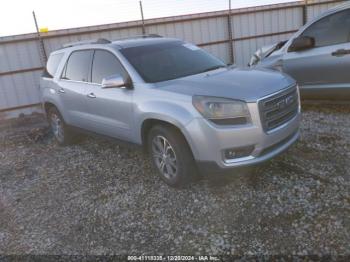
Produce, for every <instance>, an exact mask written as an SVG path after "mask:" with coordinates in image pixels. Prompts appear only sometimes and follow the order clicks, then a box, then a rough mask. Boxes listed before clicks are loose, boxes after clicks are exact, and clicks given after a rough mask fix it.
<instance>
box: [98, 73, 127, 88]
mask: <svg viewBox="0 0 350 262" xmlns="http://www.w3.org/2000/svg"><path fill="white" fill-rule="evenodd" d="M130 86H131V84H130V82H128V81H125V80H124V78H123V77H122V76H121V75H119V74H117V75H112V76H109V77H105V78H103V79H102V88H130Z"/></svg>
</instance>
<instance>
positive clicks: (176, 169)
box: [147, 125, 197, 187]
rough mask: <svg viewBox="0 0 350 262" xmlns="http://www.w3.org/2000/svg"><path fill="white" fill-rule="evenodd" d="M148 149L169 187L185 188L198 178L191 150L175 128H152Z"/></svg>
mask: <svg viewBox="0 0 350 262" xmlns="http://www.w3.org/2000/svg"><path fill="white" fill-rule="evenodd" d="M147 148H148V152H149V155H150V157H151V158H152V163H153V166H154V168H155V169H156V171H157V172H158V174H159V175H160V178H161V179H162V180H163V181H164V182H165V183H166V184H168V185H169V186H171V187H183V186H185V185H187V184H189V182H191V180H193V178H195V177H196V174H197V170H196V165H195V163H194V158H193V155H192V152H191V149H190V148H189V146H188V144H187V142H186V140H185V138H184V137H183V135H182V134H181V133H180V132H179V131H177V130H176V129H175V128H172V127H168V126H164V125H157V126H154V127H153V128H151V130H150V132H149V133H148V140H147ZM165 148H166V149H165ZM164 149H165V150H164ZM164 152H165V154H163V153H164Z"/></svg>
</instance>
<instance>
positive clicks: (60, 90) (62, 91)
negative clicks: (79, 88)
mask: <svg viewBox="0 0 350 262" xmlns="http://www.w3.org/2000/svg"><path fill="white" fill-rule="evenodd" d="M58 92H60V93H62V94H63V93H65V92H66V91H64V89H63V88H60V89H58Z"/></svg>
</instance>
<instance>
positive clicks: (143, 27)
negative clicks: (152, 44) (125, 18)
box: [139, 1, 146, 35]
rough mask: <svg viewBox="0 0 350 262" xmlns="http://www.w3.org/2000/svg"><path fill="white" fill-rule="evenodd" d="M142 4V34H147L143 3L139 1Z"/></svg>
mask: <svg viewBox="0 0 350 262" xmlns="http://www.w3.org/2000/svg"><path fill="white" fill-rule="evenodd" d="M139 3H140V11H141V19H142V34H143V35H145V34H146V29H145V19H144V17H143V8H142V1H139Z"/></svg>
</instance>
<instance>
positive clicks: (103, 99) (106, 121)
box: [87, 49, 134, 140]
mask: <svg viewBox="0 0 350 262" xmlns="http://www.w3.org/2000/svg"><path fill="white" fill-rule="evenodd" d="M116 74H119V75H121V76H122V77H123V78H124V79H127V78H128V77H129V76H128V74H127V72H126V70H125V69H124V67H123V66H122V64H121V63H120V61H119V59H118V58H117V57H116V56H115V55H114V54H113V53H112V52H110V51H107V50H102V49H97V50H95V52H94V55H93V63H92V69H91V84H90V85H89V86H88V90H87V98H88V101H87V104H88V112H89V116H88V117H89V125H90V127H89V129H91V130H93V131H95V132H96V133H100V134H104V135H107V136H111V137H116V138H119V139H123V140H130V139H131V137H132V131H133V128H132V127H133V123H134V115H133V105H132V101H133V92H134V90H132V89H125V88H104V89H103V88H102V86H101V84H102V79H103V78H106V77H110V76H113V75H116Z"/></svg>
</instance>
